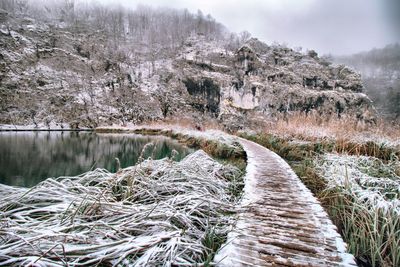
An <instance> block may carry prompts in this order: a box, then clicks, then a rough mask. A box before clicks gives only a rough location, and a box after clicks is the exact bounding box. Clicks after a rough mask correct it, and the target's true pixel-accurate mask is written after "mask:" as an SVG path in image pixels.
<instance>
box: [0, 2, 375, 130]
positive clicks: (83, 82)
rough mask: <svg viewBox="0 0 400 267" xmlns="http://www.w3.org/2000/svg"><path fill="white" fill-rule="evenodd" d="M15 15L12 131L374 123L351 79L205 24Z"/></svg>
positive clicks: (5, 37) (10, 61)
mask: <svg viewBox="0 0 400 267" xmlns="http://www.w3.org/2000/svg"><path fill="white" fill-rule="evenodd" d="M66 3H70V2H69V1H66ZM71 3H74V2H71ZM6 7H7V6H6ZM3 8H5V6H4V5H3ZM7 8H8V9H9V10H3V11H2V12H1V28H0V34H1V39H0V43H1V48H0V71H1V72H0V95H1V100H0V123H3V124H19V125H45V126H48V127H59V126H62V127H70V128H77V127H96V126H98V125H109V124H127V123H133V124H137V123H141V122H148V121H155V120H163V119H166V118H181V117H185V118H190V119H193V120H196V121H199V122H203V121H208V120H217V121H218V122H219V123H221V124H222V125H224V126H225V128H226V129H228V130H235V129H239V128H243V127H244V126H250V125H254V123H257V122H258V121H263V120H265V118H272V117H277V116H278V117H286V116H287V115H288V114H290V113H293V112H304V113H312V114H318V115H322V116H326V117H331V116H334V117H336V116H337V117H341V116H343V115H344V116H349V117H354V118H357V119H360V120H364V121H367V122H373V121H374V120H375V114H374V109H373V107H372V104H371V101H370V99H369V98H368V97H367V96H366V95H365V94H364V93H363V84H362V82H361V77H360V75H359V74H357V73H356V72H354V71H353V70H351V69H350V68H348V67H346V66H343V65H334V64H332V63H331V62H328V61H326V60H324V59H321V58H319V57H318V55H317V53H315V52H314V51H312V50H311V51H308V52H307V53H300V52H297V51H294V50H292V49H290V48H287V47H285V46H279V45H272V46H268V45H266V44H264V43H262V42H260V41H259V40H257V39H256V38H249V36H248V35H246V34H241V35H235V34H230V33H229V32H228V31H227V30H226V28H225V27H224V26H222V25H221V24H219V23H217V22H216V21H215V20H214V19H213V18H212V17H211V16H210V15H208V16H204V15H203V14H202V13H201V12H199V13H198V14H190V13H188V11H187V10H182V11H178V10H170V9H152V8H149V7H139V8H138V9H137V10H132V11H126V10H123V9H122V8H118V7H114V8H107V7H103V6H95V7H92V8H88V7H86V8H85V7H82V6H81V7H79V6H72V8H71V6H68V5H67V6H65V5H59V6H57V5H55V6H51V7H47V6H44V9H45V11H43V10H40V9H38V8H37V7H36V9H35V8H33V7H32V6H29V5H28V6H27V7H26V9H25V10H24V11H23V12H22V11H21V10H15V9H11V8H10V7H7ZM43 12H44V13H43Z"/></svg>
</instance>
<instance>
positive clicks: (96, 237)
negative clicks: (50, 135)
mask: <svg viewBox="0 0 400 267" xmlns="http://www.w3.org/2000/svg"><path fill="white" fill-rule="evenodd" d="M238 177H240V171H239V170H238V169H237V168H235V167H232V166H230V165H223V164H220V163H218V162H216V161H215V160H213V159H212V158H210V157H209V156H208V155H207V154H206V153H205V152H203V151H201V150H199V151H197V152H195V153H193V154H191V155H189V156H187V157H186V158H185V159H183V160H182V161H181V162H174V161H172V160H169V159H163V160H145V161H143V162H141V163H140V164H138V165H136V166H133V167H129V168H126V169H123V170H120V171H118V172H117V173H116V174H113V173H109V172H107V171H105V170H101V169H97V170H95V171H92V172H88V173H86V174H83V175H81V176H77V177H60V178H57V179H47V180H45V181H44V182H42V183H40V184H39V185H37V186H35V187H33V188H31V189H26V188H17V187H10V186H5V185H0V203H1V204H0V211H1V217H0V225H1V227H0V237H1V239H0V265H2V266H4V265H7V266H21V265H23V266H28V265H29V266H31V265H32V266H98V265H101V266H117V265H118V266H172V265H174V266H176V265H179V266H195V265H196V264H199V265H198V266H206V265H208V264H210V262H211V261H212V258H213V255H214V253H215V252H216V250H218V248H219V247H220V245H221V244H222V243H223V242H224V241H225V238H226V234H227V232H228V231H229V225H230V224H231V223H232V222H231V220H232V217H231V216H230V214H232V213H234V212H235V208H234V204H235V203H236V201H237V196H236V195H235V194H232V192H231V187H232V186H236V184H237V183H240V179H238Z"/></svg>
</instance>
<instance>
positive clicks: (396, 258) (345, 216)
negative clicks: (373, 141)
mask: <svg viewBox="0 0 400 267" xmlns="http://www.w3.org/2000/svg"><path fill="white" fill-rule="evenodd" d="M315 166H316V170H317V173H318V174H319V175H320V176H321V177H322V178H323V179H324V180H325V181H326V185H327V186H326V188H325V190H324V191H323V192H322V193H321V196H320V198H321V199H322V201H323V202H324V203H325V205H326V207H327V208H328V209H329V211H330V214H331V215H332V217H333V218H334V219H335V220H336V222H337V224H338V225H339V226H340V229H341V232H342V234H343V235H344V238H345V240H346V241H347V243H348V245H349V249H350V250H351V251H352V252H353V253H354V255H355V256H356V257H357V258H358V260H359V262H363V263H365V264H370V265H372V266H399V265H400V162H399V160H398V159H397V158H394V159H393V160H391V161H388V162H383V161H381V160H379V159H377V158H373V157H365V156H349V155H338V154H325V155H323V156H321V157H320V158H318V159H316V160H315Z"/></svg>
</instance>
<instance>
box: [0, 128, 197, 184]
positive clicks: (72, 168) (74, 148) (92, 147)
mask: <svg viewBox="0 0 400 267" xmlns="http://www.w3.org/2000/svg"><path fill="white" fill-rule="evenodd" d="M148 143H153V144H154V147H152V146H147V147H146V149H145V151H144V155H142V156H143V157H144V158H148V157H152V158H153V159H161V158H165V157H169V156H171V152H172V151H173V150H176V151H177V152H179V154H178V155H177V156H175V157H174V159H175V160H180V159H182V158H183V157H185V156H186V155H187V154H189V153H191V152H192V151H193V150H191V149H189V148H187V147H185V146H183V145H181V144H179V143H178V142H176V141H175V140H172V139H169V138H167V137H161V136H143V135H136V134H96V133H94V132H42V131H38V132H0V183H3V184H7V185H13V186H24V187H32V186H34V185H36V184H38V183H39V182H40V181H43V180H44V179H46V178H48V177H59V176H76V175H78V174H82V173H84V172H87V171H89V170H93V169H96V168H105V169H107V170H109V171H111V172H115V171H116V166H117V164H116V160H115V158H118V159H119V161H120V163H121V167H122V168H125V167H128V166H132V165H134V164H136V163H137V162H138V159H139V156H140V155H141V152H142V150H143V148H144V146H145V145H146V144H148Z"/></svg>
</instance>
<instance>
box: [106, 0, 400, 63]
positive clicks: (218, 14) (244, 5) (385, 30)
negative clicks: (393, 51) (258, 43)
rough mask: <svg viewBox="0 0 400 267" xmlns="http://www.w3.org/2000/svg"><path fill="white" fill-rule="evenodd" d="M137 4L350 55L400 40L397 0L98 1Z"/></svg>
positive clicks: (263, 37) (270, 38)
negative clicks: (208, 17)
mask: <svg viewBox="0 0 400 267" xmlns="http://www.w3.org/2000/svg"><path fill="white" fill-rule="evenodd" d="M100 2H102V3H113V4H115V3H120V4H122V5H124V6H129V7H136V6H137V5H138V4H146V5H151V6H156V7H157V6H161V7H165V6H167V7H173V8H187V9H189V10H190V11H192V12H196V11H197V10H198V9H200V10H201V11H202V12H203V13H205V14H211V15H212V16H213V17H214V18H216V19H217V20H218V21H219V22H221V23H223V24H224V25H225V26H227V27H228V29H229V30H231V31H234V32H240V31H244V30H247V31H249V32H250V33H251V34H252V35H253V36H255V37H258V38H259V39H261V40H263V41H266V42H267V43H271V42H274V41H277V42H280V43H286V44H288V45H289V46H291V47H299V46H301V47H303V48H305V49H315V50H316V51H318V52H319V53H322V54H326V53H332V54H336V55H342V54H352V53H356V52H359V51H366V50H370V49H372V48H374V47H383V46H385V45H386V44H388V43H394V42H399V41H400V27H399V26H398V25H400V20H399V17H400V4H399V3H400V1H398V0H323V1H321V0H246V1H240V0H233V1H226V0H202V1H193V0H189V1H188V0H169V1H162V0H147V1H140V0H119V1H116V0H100Z"/></svg>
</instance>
